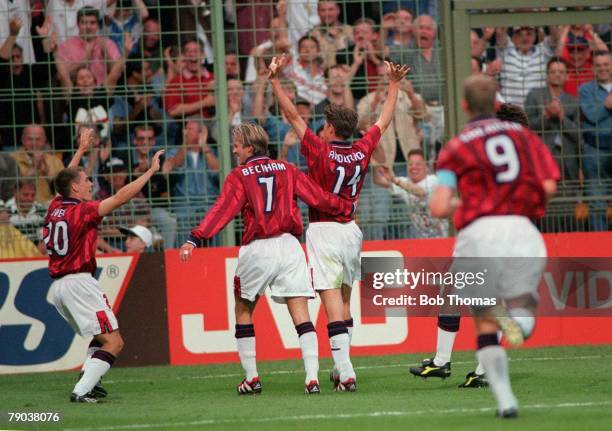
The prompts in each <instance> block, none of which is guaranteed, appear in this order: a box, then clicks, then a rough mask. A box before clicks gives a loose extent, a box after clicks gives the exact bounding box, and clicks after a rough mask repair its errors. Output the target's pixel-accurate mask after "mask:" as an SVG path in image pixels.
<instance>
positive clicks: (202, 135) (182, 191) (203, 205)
mask: <svg viewBox="0 0 612 431" xmlns="http://www.w3.org/2000/svg"><path fill="white" fill-rule="evenodd" d="M166 169H167V170H168V172H170V178H171V179H172V181H173V186H174V187H173V189H172V202H173V204H172V206H173V208H174V212H175V214H176V215H177V220H178V230H179V234H178V238H177V240H178V243H179V244H182V243H183V242H184V240H185V239H186V238H187V236H188V234H189V232H190V228H191V227H193V226H194V224H195V223H196V221H197V220H199V219H201V217H202V216H203V214H204V213H205V212H206V211H208V209H209V208H210V206H211V205H212V203H213V202H214V201H215V199H216V198H217V196H218V195H219V184H218V172H219V160H218V159H217V156H216V155H215V153H214V152H213V150H212V149H211V148H210V147H209V146H208V128H207V127H206V126H205V125H203V124H202V123H201V122H200V121H199V120H197V119H191V120H188V121H187V124H186V125H185V129H184V130H183V144H182V145H181V146H180V148H179V149H178V150H177V151H176V152H174V153H173V154H172V157H171V159H170V161H169V163H168V166H167V167H165V168H164V170H166Z"/></svg>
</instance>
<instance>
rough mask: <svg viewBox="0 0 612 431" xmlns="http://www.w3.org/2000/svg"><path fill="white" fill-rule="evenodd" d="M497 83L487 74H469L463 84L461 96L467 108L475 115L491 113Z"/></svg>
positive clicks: (493, 110) (493, 106) (493, 107)
mask: <svg viewBox="0 0 612 431" xmlns="http://www.w3.org/2000/svg"><path fill="white" fill-rule="evenodd" d="M496 92H497V83H496V82H495V80H494V79H493V78H491V77H490V76H487V75H482V74H478V75H471V76H469V77H468V78H467V79H466V80H465V82H464V85H463V97H465V101H466V102H467V106H468V109H469V110H470V112H471V113H472V114H475V115H493V114H494V113H495V93H496Z"/></svg>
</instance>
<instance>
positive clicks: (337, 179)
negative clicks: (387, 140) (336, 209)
mask: <svg viewBox="0 0 612 431" xmlns="http://www.w3.org/2000/svg"><path fill="white" fill-rule="evenodd" d="M379 141H380V128H379V127H378V126H376V125H374V126H372V127H371V128H370V130H368V132H367V133H366V134H365V135H364V136H363V138H361V139H359V140H358V141H355V142H352V143H351V142H343V141H333V142H325V141H324V140H322V139H321V138H319V137H318V136H317V135H315V134H314V133H313V132H312V130H310V129H306V133H305V134H304V138H303V139H302V143H301V146H300V151H301V152H302V155H303V156H304V158H305V159H306V162H307V164H308V176H309V177H310V178H312V179H313V180H314V181H315V182H316V183H317V184H319V185H320V186H321V187H322V188H323V190H327V191H330V192H332V193H334V194H337V195H339V196H341V197H343V198H344V199H348V200H350V201H351V202H355V203H356V202H357V200H358V199H359V192H360V191H361V186H362V185H363V179H364V178H365V175H366V172H367V169H368V164H369V163H370V158H371V157H372V153H373V152H374V150H375V149H376V146H377V145H378V142H379ZM308 217H309V219H310V221H311V222H318V221H334V222H339V223H346V222H349V221H351V220H352V219H353V215H352V214H351V215H334V214H329V213H328V212H326V211H321V210H318V209H316V208H312V207H311V208H310V209H309V212H308Z"/></svg>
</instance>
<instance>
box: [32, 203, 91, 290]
mask: <svg viewBox="0 0 612 431" xmlns="http://www.w3.org/2000/svg"><path fill="white" fill-rule="evenodd" d="M99 206H100V201H91V202H82V201H80V200H78V199H71V198H62V197H61V196H57V197H56V198H55V199H53V200H52V201H51V204H50V205H49V209H48V210H47V216H46V217H45V225H44V227H43V239H44V241H45V246H46V248H47V253H48V254H49V274H50V275H51V277H53V278H59V277H63V276H64V275H67V274H76V273H79V272H89V273H91V274H92V275H93V273H94V272H95V270H96V243H97V240H98V224H100V222H101V221H102V218H103V217H100V215H99V214H98V208H99Z"/></svg>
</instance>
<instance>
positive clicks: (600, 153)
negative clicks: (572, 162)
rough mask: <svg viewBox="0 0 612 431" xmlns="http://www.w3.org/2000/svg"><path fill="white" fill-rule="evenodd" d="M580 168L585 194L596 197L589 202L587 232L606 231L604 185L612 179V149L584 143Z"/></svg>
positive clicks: (605, 193) (605, 192)
mask: <svg viewBox="0 0 612 431" xmlns="http://www.w3.org/2000/svg"><path fill="white" fill-rule="evenodd" d="M582 166H583V168H584V178H585V180H586V194H587V196H589V197H597V199H595V200H590V201H589V230H591V231H605V230H607V229H608V223H607V218H606V211H607V202H606V200H605V198H604V196H605V195H607V194H608V187H609V186H608V185H607V184H606V183H607V182H608V181H609V180H610V178H612V175H611V173H612V149H602V148H596V147H593V146H592V145H590V144H588V143H585V144H584V145H583V146H582Z"/></svg>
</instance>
